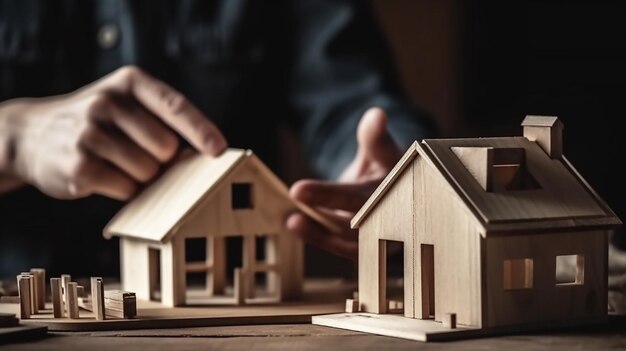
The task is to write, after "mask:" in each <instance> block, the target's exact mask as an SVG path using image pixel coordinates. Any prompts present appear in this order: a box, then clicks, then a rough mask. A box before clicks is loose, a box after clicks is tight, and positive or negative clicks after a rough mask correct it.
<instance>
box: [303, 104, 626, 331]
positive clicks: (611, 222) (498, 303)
mask: <svg viewBox="0 0 626 351" xmlns="http://www.w3.org/2000/svg"><path fill="white" fill-rule="evenodd" d="M522 126H523V129H524V134H523V136H521V137H497V138H468V139H431V140H423V141H421V142H415V143H414V144H413V145H411V147H410V148H409V149H408V151H407V152H406V153H405V154H404V156H403V157H402V158H401V160H400V161H399V162H398V163H397V165H396V166H395V167H394V169H393V170H392V171H391V173H390V174H389V175H388V176H387V177H386V178H385V179H384V180H383V182H382V183H381V184H380V186H379V187H378V188H377V189H376V191H375V192H374V193H373V194H372V196H371V197H370V198H369V199H368V200H367V202H366V203H365V204H364V206H363V207H362V208H361V209H360V211H359V212H358V213H357V214H356V215H355V217H354V218H353V219H352V222H351V225H352V227H353V228H357V229H358V231H359V268H358V272H359V274H358V297H356V298H355V299H354V300H348V301H347V306H346V311H347V312H346V313H342V314H337V315H325V316H315V317H313V323H314V324H320V325H326V326H331V327H338V328H344V329H351V330H357V331H364V332H370V333H375V334H381V335H388V336H395V337H401V338H407V339H413V340H421V341H430V340H445V339H452V338H463V337H468V336H472V335H474V336H475V335H484V334H493V333H497V332H507V331H516V330H526V329H539V328H545V327H555V326H570V325H579V324H589V323H602V322H605V321H606V320H607V274H608V272H607V254H608V253H607V251H608V247H607V242H608V237H609V234H610V233H611V231H613V230H614V229H615V228H616V227H618V226H620V225H621V224H622V223H621V221H620V220H619V218H617V217H616V215H615V214H614V213H613V212H612V211H611V209H610V208H609V207H608V206H607V204H606V203H605V202H604V201H603V200H602V199H601V198H600V197H599V196H598V195H597V193H596V192H595V191H594V190H593V189H592V188H591V187H590V186H589V184H588V183H587V182H586V181H585V180H584V179H583V177H582V176H581V175H580V174H579V173H578V172H577V171H576V169H575V168H574V167H573V166H572V164H571V163H570V162H569V161H568V160H567V158H565V156H563V152H562V150H563V146H562V131H563V124H562V123H561V121H559V120H558V119H557V118H556V117H545V116H527V117H526V118H525V119H524V121H523V122H522ZM392 245H398V246H402V247H403V249H402V250H399V253H398V254H399V255H401V256H403V257H402V260H403V275H402V276H403V278H402V279H401V282H402V283H403V284H402V285H403V287H402V288H401V289H400V293H399V295H393V296H392V295H391V294H392V293H391V291H392V290H391V288H390V283H388V282H389V280H388V276H387V275H388V273H387V271H388V269H387V262H388V260H387V259H388V257H387V256H388V248H389V247H391V246H392ZM557 273H558V274H557Z"/></svg>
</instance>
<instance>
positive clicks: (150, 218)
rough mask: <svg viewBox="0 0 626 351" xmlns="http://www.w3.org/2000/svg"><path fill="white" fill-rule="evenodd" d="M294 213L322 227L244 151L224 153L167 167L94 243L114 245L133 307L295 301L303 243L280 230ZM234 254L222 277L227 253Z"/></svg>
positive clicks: (258, 161)
mask: <svg viewBox="0 0 626 351" xmlns="http://www.w3.org/2000/svg"><path fill="white" fill-rule="evenodd" d="M296 209H298V210H300V211H303V212H305V213H306V214H308V215H309V216H311V217H313V218H315V219H317V220H319V221H320V222H322V223H325V221H324V220H323V218H321V217H319V216H318V215H317V214H316V213H315V212H314V211H313V210H312V209H310V208H308V207H306V206H305V205H304V204H301V203H297V202H295V201H294V200H292V199H291V198H290V197H289V193H288V189H287V187H286V186H285V184H284V183H283V182H281V181H280V179H279V178H278V177H276V175H274V174H273V173H272V172H271V171H270V170H269V169H268V168H267V167H266V166H265V165H264V164H263V162H261V161H260V160H259V158H257V157H256V156H255V155H254V154H253V153H252V152H251V151H249V150H247V151H246V150H238V149H228V150H227V151H225V152H224V153H223V154H222V155H221V156H219V157H216V158H214V157H210V156H206V155H199V154H195V155H191V156H189V157H186V158H183V159H182V160H180V161H179V162H177V163H176V164H174V165H173V166H172V167H171V168H169V169H168V170H167V171H166V172H165V173H164V174H163V175H162V176H161V177H160V178H158V179H157V180H156V181H155V182H154V183H152V184H151V185H150V186H148V187H147V188H146V189H145V190H144V191H142V192H141V193H140V194H139V195H138V196H137V197H136V198H135V199H133V200H132V201H131V202H130V203H128V204H127V205H126V206H125V207H124V208H123V209H122V210H121V211H120V212H119V213H118V214H117V215H116V216H115V217H114V218H113V219H112V220H111V221H110V222H109V223H108V224H107V226H106V228H105V229H104V236H105V237H106V238H111V237H112V236H119V237H120V250H121V253H120V258H121V276H122V277H121V278H122V285H123V289H124V290H127V291H133V292H135V293H136V296H137V298H138V299H144V300H160V301H161V302H162V303H163V304H165V305H168V306H180V305H185V304H195V303H201V304H204V303H206V304H213V303H216V304H219V303H245V302H254V303H258V302H267V301H272V302H274V301H281V300H286V299H292V298H297V297H298V296H299V295H300V294H301V292H302V279H303V244H302V242H301V240H300V239H299V238H297V237H296V236H295V235H293V234H290V233H288V232H286V230H285V228H284V220H285V218H286V216H287V214H288V213H290V212H291V211H294V210H296ZM229 246H232V247H229ZM239 250H241V251H240V252H241V256H239V255H238V254H234V255H233V256H237V257H236V258H237V259H239V261H238V262H237V260H236V259H235V263H234V266H235V267H236V268H235V269H232V268H233V267H231V269H229V267H228V264H227V262H233V260H232V259H231V260H230V261H229V260H228V257H226V256H227V253H228V252H230V253H232V252H233V251H235V252H239ZM231 266H232V265H231ZM229 276H230V279H229ZM194 279H195V280H197V281H199V289H198V288H197V287H196V285H192V284H191V283H192V280H193V281H195V280H194ZM229 281H232V282H233V284H232V285H230V284H229ZM258 285H262V286H261V287H259V286H258ZM231 286H232V289H230V287H231Z"/></svg>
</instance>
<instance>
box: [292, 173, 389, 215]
mask: <svg viewBox="0 0 626 351" xmlns="http://www.w3.org/2000/svg"><path fill="white" fill-rule="evenodd" d="M377 183H378V182H362V183H338V182H328V181H321V180H311V179H306V180H300V181H297V182H296V183H294V184H293V186H292V187H291V189H290V194H291V196H292V197H293V198H295V199H296V200H299V201H301V202H304V203H306V204H307V205H309V206H311V207H325V208H330V209H341V210H345V211H350V212H357V211H358V210H359V209H360V208H361V206H363V204H364V203H365V201H367V198H368V197H369V196H370V194H371V193H372V191H373V190H374V189H375V188H376V185H377Z"/></svg>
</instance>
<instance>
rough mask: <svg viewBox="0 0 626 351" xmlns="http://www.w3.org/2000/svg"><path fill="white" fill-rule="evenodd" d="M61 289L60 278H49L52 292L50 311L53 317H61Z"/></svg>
mask: <svg viewBox="0 0 626 351" xmlns="http://www.w3.org/2000/svg"><path fill="white" fill-rule="evenodd" d="M61 289H62V288H61V278H50V290H51V292H52V313H53V315H54V318H61V317H63V300H62V299H61V295H62V290H61ZM44 308H45V304H44Z"/></svg>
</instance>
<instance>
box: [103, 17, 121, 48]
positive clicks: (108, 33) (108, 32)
mask: <svg viewBox="0 0 626 351" xmlns="http://www.w3.org/2000/svg"><path fill="white" fill-rule="evenodd" d="M119 39H120V30H119V29H118V28H117V26H116V25H115V24H113V23H109V24H105V25H103V26H102V27H100V30H98V44H99V45H100V47H101V48H103V49H110V48H112V47H114V46H115V44H117V42H118V41H119Z"/></svg>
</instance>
